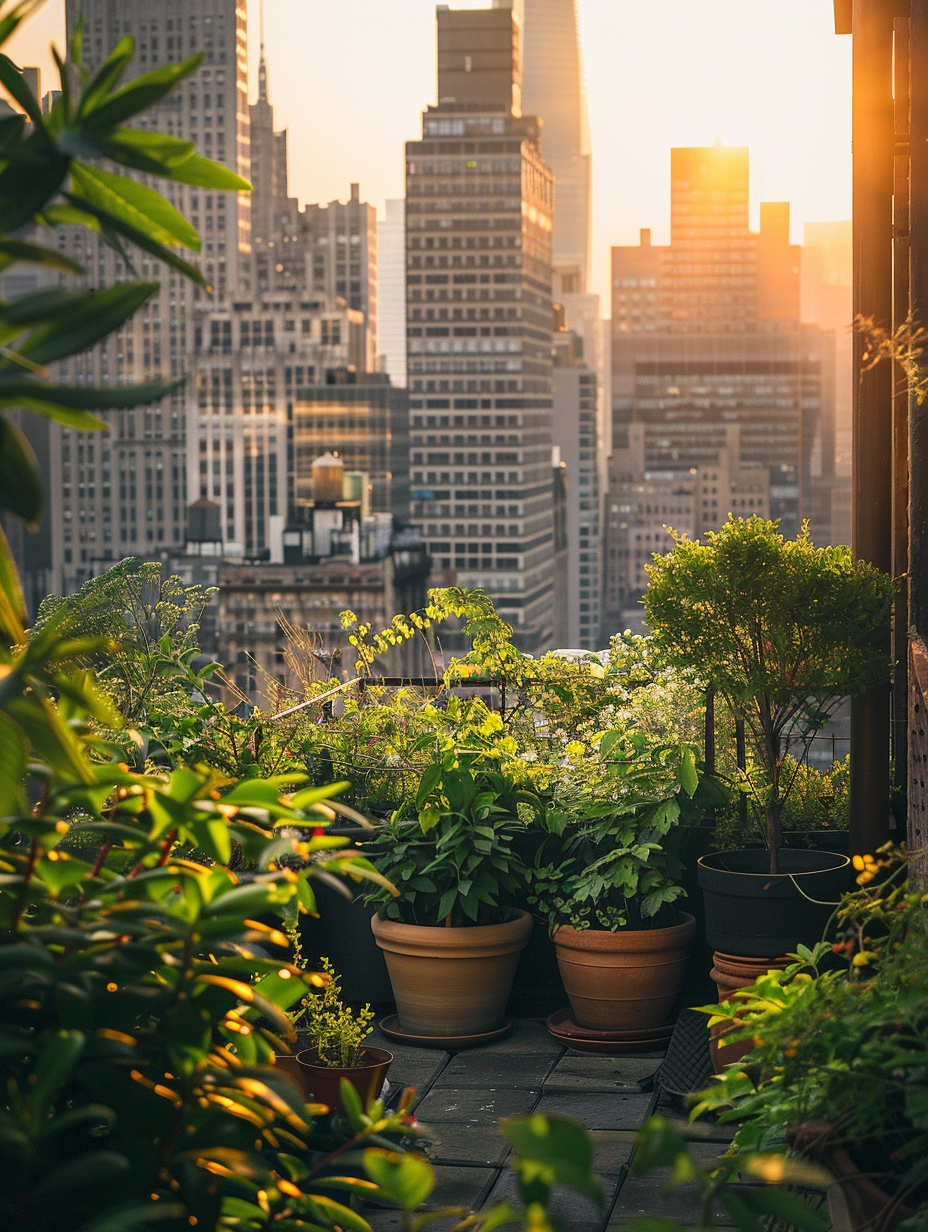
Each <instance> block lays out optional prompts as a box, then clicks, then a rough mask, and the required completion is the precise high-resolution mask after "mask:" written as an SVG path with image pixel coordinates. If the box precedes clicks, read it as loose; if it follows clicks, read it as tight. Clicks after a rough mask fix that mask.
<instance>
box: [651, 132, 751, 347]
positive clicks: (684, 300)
mask: <svg viewBox="0 0 928 1232" xmlns="http://www.w3.org/2000/svg"><path fill="white" fill-rule="evenodd" d="M749 183H750V181H749V174H748V149H747V146H723V145H722V144H721V142H716V144H715V145H714V146H707V147H695V148H682V149H673V150H671V151H670V248H669V249H668V250H667V251H666V253H665V263H664V270H663V286H662V288H661V290H662V292H663V296H664V298H665V300H666V307H665V315H666V317H667V328H669V329H670V330H671V331H673V332H675V333H687V334H692V333H704V334H711V333H720V332H721V333H744V332H747V331H750V330H752V329H754V326H755V322H756V320H757V294H756V286H757V269H756V252H755V242H754V237H753V236H752V235H751V232H750V228H749V226H748V204H749V192H748V190H749Z"/></svg>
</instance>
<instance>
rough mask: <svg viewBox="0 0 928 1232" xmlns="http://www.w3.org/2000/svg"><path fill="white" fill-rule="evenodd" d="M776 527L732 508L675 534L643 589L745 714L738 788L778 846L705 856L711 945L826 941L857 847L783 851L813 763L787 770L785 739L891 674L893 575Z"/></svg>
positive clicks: (736, 949) (678, 653) (658, 620)
mask: <svg viewBox="0 0 928 1232" xmlns="http://www.w3.org/2000/svg"><path fill="white" fill-rule="evenodd" d="M777 525H778V524H777V523H776V522H770V521H765V520H764V519H763V518H758V517H752V518H748V519H744V518H729V520H728V521H727V522H726V523H725V525H724V526H723V527H722V529H721V530H720V531H718V532H711V531H710V532H708V533H707V535H706V536H705V539H704V541H697V542H693V541H691V540H690V539H688V538H687V537H686V536H685V535H677V534H675V535H674V538H675V547H674V549H673V551H671V552H669V553H668V554H667V555H665V556H657V557H655V561H654V564H653V565H649V566H648V567H647V569H648V576H649V579H650V582H649V586H648V590H647V591H646V593H645V597H644V605H645V612H646V615H647V620H648V624H649V625H650V627H651V629H652V630H653V633H654V638H655V641H656V643H657V645H658V647H659V648H660V649H661V650H662V651H663V653H664V654H665V655H666V656H667V658H668V660H669V661H670V662H671V663H675V664H678V665H680V666H686V667H689V668H692V669H695V670H696V671H697V672H698V673H699V675H700V676H701V678H702V681H703V683H704V684H705V685H706V686H707V687H709V688H712V689H714V690H715V691H716V694H717V695H718V696H719V697H720V698H721V699H723V700H724V701H725V703H727V705H728V707H729V709H730V710H731V713H732V715H733V717H734V719H735V721H736V722H737V723H743V724H744V731H745V735H746V739H747V745H748V749H749V753H750V762H749V767H748V771H746V772H745V773H744V774H743V776H742V782H741V783H740V784H739V786H740V787H741V789H742V790H744V791H747V792H750V793H751V794H752V795H753V797H754V799H755V803H756V805H757V806H758V808H759V809H760V810H761V811H762V814H763V822H764V837H765V844H766V853H765V852H763V851H751V850H742V851H736V852H735V851H732V852H717V853H714V854H712V855H707V856H703V857H702V858H701V859H700V861H699V880H700V885H701V886H702V888H703V893H704V897H705V906H706V934H707V940H708V942H709V944H710V945H711V946H712V947H713V949H715V950H717V951H723V952H726V953H734V954H739V955H747V956H757V957H768V956H769V957H776V956H779V955H781V954H785V953H787V952H788V951H792V950H795V949H796V947H797V945H799V944H801V943H804V944H814V943H815V941H817V940H818V939H819V938H820V937H821V935H822V931H823V928H824V926H825V924H826V923H827V920H828V917H829V915H830V913H831V909H832V907H833V905H834V904H835V903H836V902H837V900H838V898H839V897H840V894H841V892H842V891H843V890H844V889H845V888H846V886H847V879H848V876H849V867H850V866H849V861H848V858H847V857H846V856H842V855H833V854H829V853H827V852H820V851H809V850H790V849H782V844H783V827H782V814H783V808H784V803H785V801H786V800H787V798H788V796H789V793H790V791H791V789H792V787H793V785H794V783H795V780H796V772H797V768H798V766H799V765H800V764H801V761H802V759H801V758H800V759H797V760H795V761H793V763H792V768H791V769H786V770H785V761H784V749H785V742H786V740H787V738H788V739H790V741H791V743H793V744H795V743H796V742H797V741H798V742H803V741H808V740H810V739H811V737H812V736H813V735H814V733H815V732H816V731H817V730H818V729H819V728H820V727H821V726H822V724H823V723H824V722H825V721H826V720H827V717H828V715H829V713H830V712H831V711H832V710H833V709H834V706H835V705H836V704H837V702H838V701H839V700H840V698H842V697H845V696H848V695H854V694H858V693H860V692H862V691H863V690H865V689H866V688H867V687H869V686H870V685H872V684H874V683H876V682H877V681H879V680H881V679H884V678H886V676H887V674H888V671H889V631H890V612H891V608H892V599H893V583H892V580H891V579H890V578H889V577H887V576H886V575H885V574H883V573H881V572H880V570H879V569H876V568H875V567H874V566H872V565H870V564H868V563H867V562H866V561H861V560H855V559H854V558H853V557H852V556H851V552H850V549H849V548H845V547H827V548H817V547H815V545H814V544H813V543H812V541H811V539H810V538H809V534H808V529H807V528H803V531H802V533H801V534H800V535H799V536H798V538H797V539H795V540H787V539H784V538H783V536H782V535H780V534H779V533H778V530H777ZM888 807H889V802H888V801H887V808H888Z"/></svg>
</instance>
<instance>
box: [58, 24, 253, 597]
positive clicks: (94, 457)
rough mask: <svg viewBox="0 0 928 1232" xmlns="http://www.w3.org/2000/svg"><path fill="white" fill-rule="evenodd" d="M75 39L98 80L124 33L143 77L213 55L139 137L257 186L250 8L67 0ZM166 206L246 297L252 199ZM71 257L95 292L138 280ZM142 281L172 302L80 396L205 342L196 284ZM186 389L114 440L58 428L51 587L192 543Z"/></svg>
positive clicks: (209, 265)
mask: <svg viewBox="0 0 928 1232" xmlns="http://www.w3.org/2000/svg"><path fill="white" fill-rule="evenodd" d="M66 14H67V28H68V33H69V36H70V34H71V33H72V32H73V30H74V28H75V26H76V25H77V22H78V21H79V20H82V22H83V27H84V59H85V64H86V67H87V69H88V71H89V72H91V73H93V72H94V70H95V69H96V68H98V67H99V65H100V63H101V62H102V60H103V59H104V58H105V56H106V55H107V54H108V53H109V51H110V50H111V49H112V47H113V46H114V45H115V44H116V43H117V42H118V41H119V39H121V38H122V37H123V36H124V35H126V34H131V35H133V36H134V37H135V40H136V54H135V58H134V60H133V64H132V69H131V70H130V71H131V72H133V73H135V74H139V73H145V72H148V71H150V70H152V69H157V68H159V67H162V66H164V65H165V64H168V63H172V62H176V61H179V60H182V59H184V58H185V57H187V56H189V55H190V54H192V53H193V52H195V51H198V50H200V51H202V52H203V65H202V67H201V68H200V69H199V70H198V72H197V73H196V74H195V75H194V76H193V77H192V78H190V79H188V80H187V81H185V82H184V83H183V85H182V86H181V87H180V88H179V89H178V90H176V91H175V92H174V93H173V94H171V95H170V96H169V97H168V98H166V99H165V100H164V101H163V102H161V103H159V104H158V105H157V106H155V107H153V108H151V109H150V110H148V111H147V112H146V113H145V115H144V117H143V118H142V119H141V121H140V124H141V125H142V126H144V127H145V128H147V129H149V130H151V129H154V130H157V131H160V132H164V133H167V134H170V135H172V136H174V137H182V138H185V139H189V140H192V141H194V142H195V143H196V146H197V149H198V151H199V152H200V153H202V154H205V155H207V156H209V157H211V158H214V159H216V160H217V161H219V162H221V163H224V164H225V165H226V166H228V167H230V168H231V169H232V170H233V171H236V172H237V173H238V174H240V175H242V176H244V177H245V178H246V179H247V178H248V175H249V171H250V150H249V122H248V121H249V117H248V95H247V59H246V28H245V5H244V3H243V2H242V0H184V2H183V3H182V2H181V0H159V3H157V4H152V3H150V0H121V3H120V4H119V5H115V4H113V3H112V2H111V0H67V5H66ZM165 195H166V196H167V197H168V198H169V199H170V200H171V201H172V202H173V203H174V205H175V206H177V208H178V209H180V210H181V212H182V213H184V214H186V215H187V216H188V217H189V218H191V220H192V222H193V223H194V225H195V226H197V228H198V229H199V230H200V232H201V234H202V236H203V250H202V252H201V254H200V255H199V257H198V258H197V261H198V263H199V265H200V267H201V269H202V270H203V272H204V274H205V275H206V277H207V279H208V280H209V281H210V282H211V284H212V285H213V286H214V287H215V288H216V295H217V297H221V296H224V295H226V294H227V293H228V292H230V291H232V290H233V289H234V288H235V287H236V286H237V281H238V277H239V270H240V264H241V262H242V261H243V260H244V259H245V258H246V257H247V255H248V251H249V247H250V235H251V219H250V204H249V200H248V197H247V195H242V196H238V195H237V194H234V193H210V192H204V191H203V190H201V189H197V188H192V187H188V186H186V185H179V184H178V185H170V186H166V187H165ZM60 243H61V244H62V245H63V250H64V251H66V252H67V253H68V254H69V255H70V256H73V257H75V258H76V259H77V260H79V261H80V262H81V263H82V264H83V265H84V267H85V269H86V270H87V274H86V275H85V277H84V279H83V283H84V285H87V286H104V285H109V284H111V283H113V282H115V281H116V280H118V279H122V278H126V277H129V276H131V272H130V271H128V270H127V269H126V267H125V266H124V264H123V262H122V261H121V259H120V258H119V257H118V256H117V255H116V254H115V253H114V252H113V250H112V249H110V248H109V247H107V245H106V244H104V243H103V241H102V239H101V238H100V237H98V236H96V235H94V234H93V233H92V232H89V231H86V230H83V229H81V228H78V227H69V228H64V229H63V230H62V232H61V240H60ZM136 269H137V271H138V274H139V276H141V277H143V278H144V277H154V278H155V279H157V280H158V281H160V283H161V288H162V289H161V293H160V295H159V296H158V297H157V298H156V299H155V300H153V301H152V302H150V303H148V304H146V305H145V307H144V308H143V309H142V311H140V312H138V313H136V315H135V317H134V318H133V319H132V320H131V321H130V322H129V323H128V324H127V325H126V326H125V327H124V328H123V329H121V330H119V331H118V333H116V334H114V335H112V336H111V337H109V338H108V339H107V340H106V341H105V342H103V343H101V345H100V346H98V347H96V348H95V349H94V350H93V351H92V352H90V353H88V354H84V355H79V356H76V357H75V358H73V359H71V360H68V361H66V362H64V363H62V364H60V365H58V371H57V372H56V376H57V375H60V377H61V378H62V379H66V380H70V381H73V382H75V383H78V384H79V383H85V384H91V383H93V384H100V385H108V384H123V383H128V382H135V383H138V382H141V381H145V380H149V379H152V378H155V377H172V376H180V375H182V374H183V373H184V372H185V370H186V358H187V355H188V353H189V350H190V347H191V343H192V334H193V321H192V316H193V309H194V307H195V306H196V305H197V304H198V303H205V302H206V300H207V297H206V296H205V295H204V294H203V293H202V292H201V291H199V290H198V289H197V288H195V287H194V286H193V284H192V283H190V282H189V281H188V280H187V279H185V278H183V277H181V276H180V275H179V274H176V273H174V272H173V271H171V270H168V269H165V268H164V267H162V266H161V265H159V263H157V262H155V261H151V260H149V259H148V258H146V257H145V256H144V254H138V256H137V257H136ZM189 397H190V394H189V391H187V390H184V389H181V390H180V391H178V392H177V393H176V394H174V395H172V396H171V397H169V398H166V399H164V400H163V401H162V402H161V403H159V404H157V405H155V406H150V407H141V408H139V409H137V410H130V411H111V412H105V413H104V414H103V415H102V416H101V417H102V418H103V419H105V420H106V422H107V424H108V430H107V431H106V432H74V431H72V430H69V429H67V428H62V427H60V426H58V425H51V427H50V429H49V441H48V450H49V470H50V473H49V475H48V494H49V496H48V499H49V510H48V514H47V517H48V521H49V527H50V530H51V570H50V579H51V585H52V586H53V587H54V588H55V589H60V590H63V591H65V592H67V591H72V590H74V589H76V588H77V587H78V586H79V585H80V584H81V583H82V582H83V581H85V580H86V579H87V578H88V577H89V576H91V575H92V574H93V573H96V572H100V571H101V570H102V569H105V568H107V567H108V564H109V562H111V561H113V560H118V559H119V558H120V557H122V556H125V555H127V554H130V553H137V554H139V555H145V556H149V557H151V556H157V555H160V554H162V553H167V552H168V551H170V550H172V549H173V550H177V547H178V546H179V545H181V544H182V543H183V541H184V534H185V496H186V492H185V488H186V476H185V406H186V402H187V400H188V398H189Z"/></svg>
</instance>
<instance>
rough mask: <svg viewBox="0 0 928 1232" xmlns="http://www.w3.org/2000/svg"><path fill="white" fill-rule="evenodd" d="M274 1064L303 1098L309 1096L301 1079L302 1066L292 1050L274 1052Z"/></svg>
mask: <svg viewBox="0 0 928 1232" xmlns="http://www.w3.org/2000/svg"><path fill="white" fill-rule="evenodd" d="M274 1066H275V1068H276V1069H279V1070H280V1071H281V1073H282V1074H284V1075H285V1076H286V1077H287V1078H289V1079H290V1081H291V1082H292V1083H293V1085H294V1086H295V1087H296V1089H297V1090H298V1091H299V1093H300V1095H302V1097H303V1099H304V1100H306V1099H308V1098H309V1096H308V1095H307V1094H306V1085H305V1083H304V1081H303V1067H302V1066H301V1065H300V1063H299V1061H298V1060H297V1059H296V1057H295V1056H294V1055H293V1053H292V1052H276V1053H275V1054H274Z"/></svg>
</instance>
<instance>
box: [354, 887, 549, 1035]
mask: <svg viewBox="0 0 928 1232" xmlns="http://www.w3.org/2000/svg"><path fill="white" fill-rule="evenodd" d="M513 916H514V918H513V919H511V920H506V921H505V922H504V923H503V924H478V925H474V926H470V925H468V926H467V927H464V928H430V927H426V926H423V925H419V924H401V923H400V922H399V921H398V920H383V919H381V918H380V916H378V915H375V916H374V918H373V919H372V920H371V928H372V929H373V931H374V937H375V938H376V940H377V944H378V945H379V946H380V948H381V949H382V950H383V952H384V957H385V958H386V960H387V970H388V971H389V972H390V983H391V984H392V986H393V995H394V997H395V998H396V1010H397V1016H398V1018H399V1022H400V1026H401V1027H402V1029H403V1030H404V1031H406V1032H409V1033H410V1034H412V1035H427V1036H462V1035H478V1034H481V1033H483V1032H488V1031H494V1030H495V1029H496V1028H497V1027H500V1026H501V1025H502V1023H503V1017H504V1014H505V1012H506V1002H507V1001H508V999H509V992H510V989H511V988H512V981H513V977H514V976H515V972H516V964H517V963H518V961H519V954H520V952H521V951H522V950H523V949H524V948H525V946H526V945H527V943H528V939H529V936H530V935H531V932H532V917H531V916H530V915H529V914H528V912H527V911H514V912H513Z"/></svg>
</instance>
